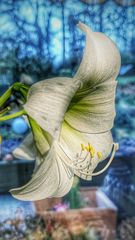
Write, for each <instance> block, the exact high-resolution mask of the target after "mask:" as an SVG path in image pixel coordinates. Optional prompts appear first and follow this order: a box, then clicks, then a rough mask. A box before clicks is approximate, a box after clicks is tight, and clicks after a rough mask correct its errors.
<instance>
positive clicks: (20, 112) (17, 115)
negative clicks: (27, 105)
mask: <svg viewBox="0 0 135 240" xmlns="http://www.w3.org/2000/svg"><path fill="white" fill-rule="evenodd" d="M22 115H26V112H25V110H24V109H23V110H21V111H19V112H16V113H12V114H9V115H6V116H2V117H0V122H2V121H7V120H10V119H12V118H16V117H20V116H22Z"/></svg>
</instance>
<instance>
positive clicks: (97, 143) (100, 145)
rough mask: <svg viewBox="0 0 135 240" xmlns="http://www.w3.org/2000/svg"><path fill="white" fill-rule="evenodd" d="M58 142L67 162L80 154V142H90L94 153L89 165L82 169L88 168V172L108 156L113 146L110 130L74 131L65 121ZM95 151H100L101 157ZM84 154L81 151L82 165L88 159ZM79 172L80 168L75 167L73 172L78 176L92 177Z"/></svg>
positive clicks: (84, 143) (85, 144) (85, 143)
mask: <svg viewBox="0 0 135 240" xmlns="http://www.w3.org/2000/svg"><path fill="white" fill-rule="evenodd" d="M60 143H61V146H62V148H63V150H64V152H65V156H67V158H66V157H65V161H67V163H68V162H69V159H71V161H72V162H73V159H75V158H76V156H77V155H79V154H80V152H81V144H83V145H84V146H87V145H88V143H90V144H91V145H92V146H93V147H94V149H95V155H94V157H93V158H92V161H91V165H90V167H89V169H87V167H86V169H84V170H85V172H86V170H88V171H89V173H90V174H91V173H92V172H93V171H94V169H95V168H96V166H97V164H98V163H99V162H100V161H103V160H104V159H106V158H107V157H108V156H109V154H110V152H111V149H112V146H113V140H112V135H111V132H110V131H108V132H105V133H100V134H88V133H82V132H79V131H76V130H75V129H73V128H72V127H71V126H69V125H68V124H67V123H65V122H64V123H63V126H62V131H61V138H60ZM97 152H100V153H101V155H102V157H101V159H99V158H98V155H97ZM86 154H87V152H86V151H83V152H82V154H81V158H82V159H83V162H82V165H84V166H85V165H86V163H87V161H90V157H89V156H88V157H87V158H86V159H85V156H86ZM86 166H87V165H86ZM81 172H82V171H80V169H78V170H77V169H76V170H75V171H74V173H75V174H76V175H77V176H79V177H80V178H83V179H86V180H91V179H92V177H91V176H90V177H88V176H87V175H86V174H82V173H81Z"/></svg>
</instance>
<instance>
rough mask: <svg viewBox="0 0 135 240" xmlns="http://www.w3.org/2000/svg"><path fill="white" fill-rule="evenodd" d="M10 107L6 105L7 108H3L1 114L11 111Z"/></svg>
mask: <svg viewBox="0 0 135 240" xmlns="http://www.w3.org/2000/svg"><path fill="white" fill-rule="evenodd" d="M10 109H11V108H10V107H6V108H4V109H2V111H0V116H2V115H3V114H5V113H7V112H8V111H10Z"/></svg>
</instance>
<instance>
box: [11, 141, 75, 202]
mask: <svg viewBox="0 0 135 240" xmlns="http://www.w3.org/2000/svg"><path fill="white" fill-rule="evenodd" d="M56 150H57V149H55V144H54V145H53V146H52V147H51V149H50V151H49V152H48V154H47V156H46V157H44V158H43V159H42V160H40V162H41V164H40V165H39V166H38V168H37V169H36V172H35V173H34V175H33V177H32V179H31V180H30V181H29V182H28V183H27V184H26V185H24V186H22V187H20V188H16V189H12V190H11V191H10V192H11V194H12V195H13V196H14V197H15V198H17V199H20V200H29V201H35V200H41V199H44V198H50V197H56V196H63V195H65V194H66V193H67V192H68V191H69V190H70V188H71V186H72V182H73V172H71V174H70V175H69V174H67V169H66V168H67V167H66V166H64V164H63V162H62V161H59V159H58V157H57V154H56ZM38 157H39V158H41V155H39V156H38Z"/></svg>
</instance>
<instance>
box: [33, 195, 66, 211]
mask: <svg viewBox="0 0 135 240" xmlns="http://www.w3.org/2000/svg"><path fill="white" fill-rule="evenodd" d="M61 202H62V199H61V198H46V199H43V200H38V201H34V205H35V210H36V213H37V214H38V213H39V212H40V213H43V212H44V211H48V210H52V209H53V208H54V207H55V206H56V205H58V204H60V203H61Z"/></svg>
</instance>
